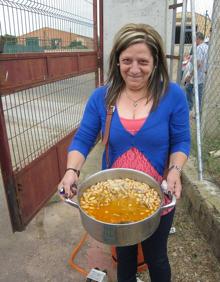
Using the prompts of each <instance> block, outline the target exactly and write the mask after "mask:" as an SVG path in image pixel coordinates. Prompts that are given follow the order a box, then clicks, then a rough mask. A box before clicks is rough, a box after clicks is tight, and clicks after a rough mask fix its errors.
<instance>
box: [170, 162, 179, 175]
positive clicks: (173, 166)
mask: <svg viewBox="0 0 220 282" xmlns="http://www.w3.org/2000/svg"><path fill="white" fill-rule="evenodd" d="M173 168H174V169H176V170H177V171H178V172H179V173H180V174H181V172H182V168H181V167H180V166H178V165H175V164H173V165H171V166H170V167H169V168H168V171H170V170H172V169H173Z"/></svg>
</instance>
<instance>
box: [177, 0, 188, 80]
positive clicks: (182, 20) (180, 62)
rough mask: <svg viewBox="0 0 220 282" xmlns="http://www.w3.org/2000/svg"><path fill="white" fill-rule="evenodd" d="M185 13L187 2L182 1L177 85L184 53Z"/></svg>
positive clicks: (185, 0)
mask: <svg viewBox="0 0 220 282" xmlns="http://www.w3.org/2000/svg"><path fill="white" fill-rule="evenodd" d="M186 13H187V0H183V10H182V19H181V30H180V44H179V46H180V48H179V62H178V69H177V83H180V82H181V76H182V62H183V52H184V43H185V22H186Z"/></svg>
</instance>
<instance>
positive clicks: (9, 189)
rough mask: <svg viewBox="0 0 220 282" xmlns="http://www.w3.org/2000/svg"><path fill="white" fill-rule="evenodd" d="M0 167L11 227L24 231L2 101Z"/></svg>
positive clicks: (0, 106) (0, 115)
mask: <svg viewBox="0 0 220 282" xmlns="http://www.w3.org/2000/svg"><path fill="white" fill-rule="evenodd" d="M0 128H1V134H0V144H1V146H0V165H1V171H2V178H3V182H4V187H5V195H6V200H7V203H8V209H9V213H10V219H11V225H12V229H13V231H16V230H19V231H20V230H22V229H23V226H22V221H21V216H20V211H19V203H18V200H17V186H16V182H15V179H14V173H13V169H12V162H11V156H10V149H9V144H8V138H7V131H6V126H5V119H4V115H3V107H2V100H1V99H0Z"/></svg>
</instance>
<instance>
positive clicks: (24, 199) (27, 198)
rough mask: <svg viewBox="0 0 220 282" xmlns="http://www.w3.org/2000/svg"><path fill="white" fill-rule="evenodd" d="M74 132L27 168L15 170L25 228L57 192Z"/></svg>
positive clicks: (18, 197)
mask: <svg viewBox="0 0 220 282" xmlns="http://www.w3.org/2000/svg"><path fill="white" fill-rule="evenodd" d="M74 132H75V130H74ZM74 132H72V133H71V134H69V135H68V136H66V137H65V138H64V139H62V140H61V141H60V142H59V143H57V144H56V145H55V146H53V147H52V148H50V149H49V150H48V151H47V152H45V153H44V154H42V155H41V156H40V157H39V158H37V159H35V160H34V161H32V162H31V163H30V164H29V165H27V166H26V167H25V168H23V169H22V170H20V171H18V172H15V181H16V185H17V187H18V189H17V199H18V201H19V207H20V214H21V218H22V226H23V229H24V227H25V226H26V225H27V224H28V223H29V222H30V220H31V219H32V218H33V217H34V216H35V214H36V213H37V212H38V211H39V210H40V209H41V208H42V206H43V205H44V204H45V203H46V202H47V201H48V200H49V199H50V197H51V196H52V195H53V194H54V193H55V192H56V190H57V184H58V183H59V181H60V179H61V178H62V176H63V174H64V171H65V168H66V156H67V147H68V145H69V143H70V140H71V139H72V137H73V134H74ZM45 171H46V173H45ZM15 231H16V230H15Z"/></svg>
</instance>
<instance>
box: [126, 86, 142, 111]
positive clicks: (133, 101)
mask: <svg viewBox="0 0 220 282" xmlns="http://www.w3.org/2000/svg"><path fill="white" fill-rule="evenodd" d="M125 94H126V97H127V98H128V99H129V100H130V101H131V102H132V105H133V107H134V108H136V107H137V105H138V103H139V102H140V101H141V100H143V99H146V96H144V97H141V98H139V99H137V100H133V99H132V98H131V97H129V96H128V93H127V91H126V90H125Z"/></svg>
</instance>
